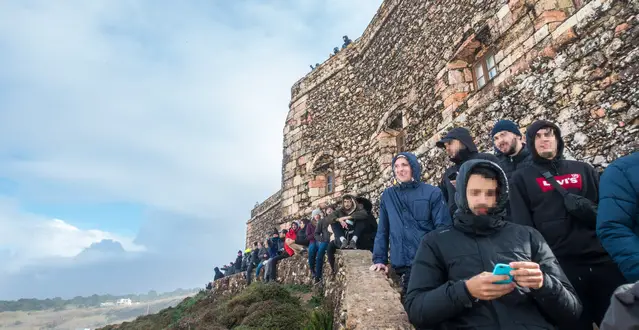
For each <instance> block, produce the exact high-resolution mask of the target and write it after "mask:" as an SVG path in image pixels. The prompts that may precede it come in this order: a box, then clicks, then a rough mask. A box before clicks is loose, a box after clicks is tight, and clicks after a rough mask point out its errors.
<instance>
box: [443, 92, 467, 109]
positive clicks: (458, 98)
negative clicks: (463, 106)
mask: <svg viewBox="0 0 639 330" xmlns="http://www.w3.org/2000/svg"><path fill="white" fill-rule="evenodd" d="M466 97H468V93H467V92H462V93H454V94H452V95H451V96H449V97H448V98H447V99H446V100H444V106H445V107H448V106H449V105H452V104H453V103H458V104H459V103H461V102H462V101H464V100H465V99H466Z"/></svg>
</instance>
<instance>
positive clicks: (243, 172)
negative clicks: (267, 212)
mask: <svg viewBox="0 0 639 330" xmlns="http://www.w3.org/2000/svg"><path fill="white" fill-rule="evenodd" d="M380 3H381V0H281V1H280V0H234V1H227V0H207V1H204V0H191V1H166V0H158V1H142V0H117V1H113V0H92V1H82V0H69V1H47V0H26V1H25V0H6V1H0V300H2V299H17V298H20V297H39V298H41V297H55V296H61V297H73V296H75V295H90V294H93V293H107V292H108V293H114V294H119V293H129V292H146V291H148V290H150V289H155V290H159V291H171V290H173V289H176V288H178V287H183V288H186V287H197V286H202V285H204V283H205V282H206V281H207V280H209V279H210V278H211V276H212V268H213V267H214V266H215V265H219V264H223V263H227V262H229V261H231V260H232V258H233V256H234V254H235V252H236V251H237V250H238V248H241V247H242V246H243V244H244V233H245V223H246V220H248V218H249V217H250V209H251V208H252V207H253V205H254V204H255V202H256V201H261V200H263V199H265V198H266V197H268V196H269V195H270V194H272V193H273V192H275V191H276V190H277V189H279V184H280V163H281V154H282V129H283V124H284V119H285V117H286V114H287V111H288V102H289V100H290V87H291V86H292V84H293V83H294V82H295V81H297V80H298V79H299V78H301V77H302V76H304V75H305V74H306V73H307V72H308V71H309V67H308V65H309V64H311V63H316V62H322V61H323V60H325V59H326V58H327V56H328V54H329V53H330V51H331V49H332V48H333V47H335V46H339V45H341V36H342V35H344V34H348V35H349V36H350V37H351V38H352V39H355V38H357V37H359V36H360V35H361V33H362V32H363V31H364V29H365V28H366V25H367V24H368V23H369V22H370V20H371V18H372V17H373V15H374V14H375V12H376V10H377V8H378V7H379V5H380Z"/></svg>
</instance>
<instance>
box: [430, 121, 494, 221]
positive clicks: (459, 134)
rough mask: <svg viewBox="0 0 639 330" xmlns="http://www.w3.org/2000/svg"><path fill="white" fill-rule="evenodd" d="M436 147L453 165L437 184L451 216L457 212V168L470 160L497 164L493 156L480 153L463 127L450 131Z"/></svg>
mask: <svg viewBox="0 0 639 330" xmlns="http://www.w3.org/2000/svg"><path fill="white" fill-rule="evenodd" d="M436 145H437V147H438V148H441V149H444V150H445V151H446V154H447V155H448V158H449V159H450V161H451V162H453V165H452V166H451V167H449V168H448V169H446V171H445V172H444V175H443V177H442V180H441V182H440V183H439V189H440V190H441V191H442V194H443V195H444V200H445V201H446V203H447V204H448V210H449V212H450V215H451V216H453V214H455V211H456V210H457V205H456V203H455V191H456V188H455V184H456V177H457V172H458V171H459V167H460V166H462V165H463V164H464V163H465V162H466V161H468V160H471V159H487V160H490V161H491V162H494V163H499V160H498V159H497V157H495V155H492V154H487V153H480V152H479V151H477V146H476V145H475V142H474V141H473V138H472V137H471V136H470V132H468V130H467V129H465V128H463V127H456V128H453V129H452V130H450V132H448V134H446V136H444V137H443V138H442V139H441V140H439V141H438V142H437V144H436Z"/></svg>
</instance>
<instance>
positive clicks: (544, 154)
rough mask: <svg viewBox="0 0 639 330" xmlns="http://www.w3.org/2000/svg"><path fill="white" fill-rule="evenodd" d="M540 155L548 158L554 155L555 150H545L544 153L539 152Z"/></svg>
mask: <svg viewBox="0 0 639 330" xmlns="http://www.w3.org/2000/svg"><path fill="white" fill-rule="evenodd" d="M539 156H541V157H543V158H546V159H551V158H553V157H554V152H552V151H544V152H542V153H540V154H539Z"/></svg>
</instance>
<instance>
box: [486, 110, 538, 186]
mask: <svg viewBox="0 0 639 330" xmlns="http://www.w3.org/2000/svg"><path fill="white" fill-rule="evenodd" d="M490 136H492V137H493V144H494V145H495V156H496V157H497V159H498V160H499V163H498V164H499V166H500V167H501V169H502V170H504V172H505V173H506V177H507V178H508V180H509V181H510V178H511V177H512V174H513V173H514V172H515V171H516V170H518V169H520V168H522V167H525V166H528V165H530V164H531V163H532V159H531V156H530V152H529V151H528V148H526V144H525V143H524V141H523V139H522V136H521V132H520V131H519V127H517V124H515V123H514V122H512V121H510V120H506V119H502V120H500V121H498V122H497V123H495V126H494V127H493V130H492V131H491V132H490Z"/></svg>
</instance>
